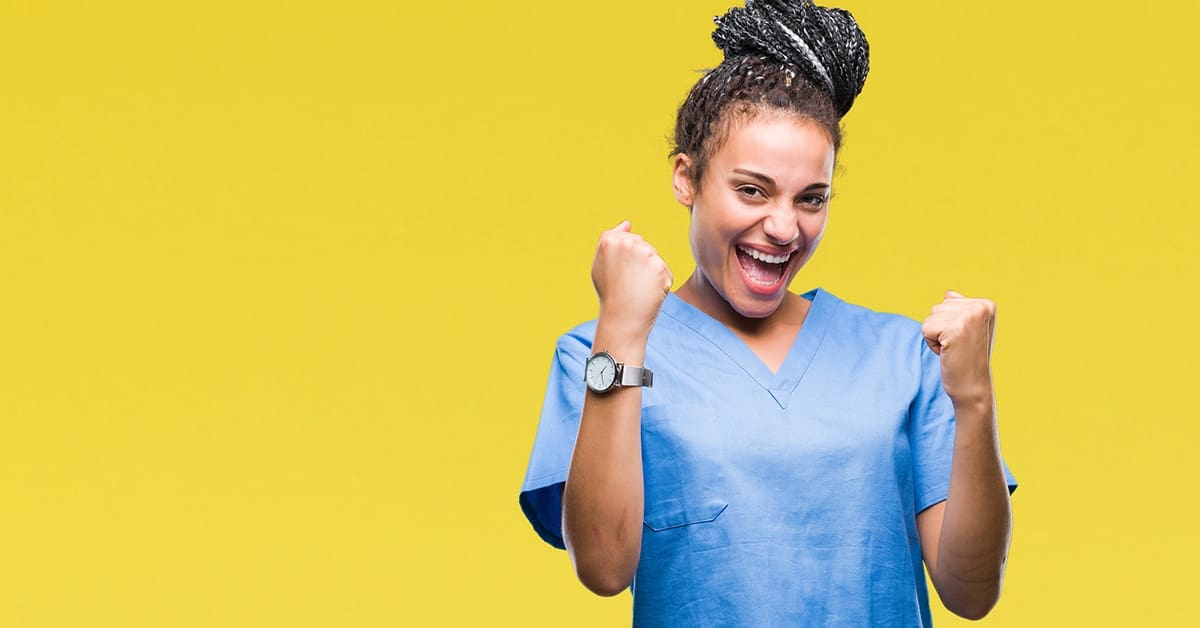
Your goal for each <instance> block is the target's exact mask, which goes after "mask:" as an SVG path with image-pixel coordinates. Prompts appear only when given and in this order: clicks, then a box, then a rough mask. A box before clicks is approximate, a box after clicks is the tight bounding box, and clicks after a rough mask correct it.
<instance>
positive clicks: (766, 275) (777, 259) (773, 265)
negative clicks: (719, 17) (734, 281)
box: [735, 245, 792, 288]
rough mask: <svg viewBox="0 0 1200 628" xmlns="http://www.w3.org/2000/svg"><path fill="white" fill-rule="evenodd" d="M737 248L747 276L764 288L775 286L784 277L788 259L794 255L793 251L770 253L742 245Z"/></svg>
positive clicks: (739, 260) (738, 256)
mask: <svg viewBox="0 0 1200 628" xmlns="http://www.w3.org/2000/svg"><path fill="white" fill-rule="evenodd" d="M735 248H736V250H737V258H738V263H739V264H741V266H742V271H743V272H745V274H746V277H747V278H748V279H750V280H751V281H753V282H754V283H756V284H758V285H760V286H762V287H764V288H769V287H771V286H774V285H775V284H777V283H779V280H781V279H783V275H784V273H785V272H786V270H787V263H788V260H789V259H791V257H792V254H791V253H785V254H784V255H770V254H767V253H763V252H762V251H757V250H755V249H752V248H749V247H744V246H741V245H738V246H737V247H735Z"/></svg>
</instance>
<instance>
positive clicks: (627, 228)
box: [609, 218, 633, 233]
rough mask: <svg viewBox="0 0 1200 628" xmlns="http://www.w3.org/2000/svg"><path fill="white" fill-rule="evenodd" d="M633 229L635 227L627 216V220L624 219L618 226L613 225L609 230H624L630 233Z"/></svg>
mask: <svg viewBox="0 0 1200 628" xmlns="http://www.w3.org/2000/svg"><path fill="white" fill-rule="evenodd" d="M632 229H633V224H632V223H630V222H629V219H628V218H626V219H625V220H622V221H621V222H620V223H619V224H618V225H617V226H615V227H613V228H612V229H609V231H624V232H626V233H629V232H630V231H631V230H632Z"/></svg>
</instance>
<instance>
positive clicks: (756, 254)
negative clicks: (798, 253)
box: [738, 245, 792, 264]
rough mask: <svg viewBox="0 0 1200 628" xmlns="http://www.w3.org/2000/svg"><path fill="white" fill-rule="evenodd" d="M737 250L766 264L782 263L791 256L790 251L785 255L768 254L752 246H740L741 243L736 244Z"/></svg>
mask: <svg viewBox="0 0 1200 628" xmlns="http://www.w3.org/2000/svg"><path fill="white" fill-rule="evenodd" d="M738 250H739V251H741V252H743V253H745V254H746V255H749V256H750V257H753V258H754V259H756V260H758V261H760V262H766V263H768V264H782V263H784V262H786V261H788V258H790V257H791V256H792V254H791V253H788V254H786V255H768V254H766V253H763V252H761V251H758V250H755V249H752V248H748V247H745V246H741V245H738Z"/></svg>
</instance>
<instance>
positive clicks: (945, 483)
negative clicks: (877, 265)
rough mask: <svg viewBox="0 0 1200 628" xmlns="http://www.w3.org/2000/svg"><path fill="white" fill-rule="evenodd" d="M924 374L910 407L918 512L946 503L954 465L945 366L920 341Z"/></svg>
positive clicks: (1008, 476) (1012, 485) (1011, 484)
mask: <svg viewBox="0 0 1200 628" xmlns="http://www.w3.org/2000/svg"><path fill="white" fill-rule="evenodd" d="M920 352H921V374H920V378H921V381H920V386H919V387H918V390H917V395H916V397H915V398H914V399H913V402H912V405H911V406H909V416H908V438H909V446H910V447H911V449H912V457H913V481H914V486H915V489H916V490H915V495H916V512H921V511H922V510H925V509H926V508H929V507H930V506H933V505H934V504H937V503H938V502H941V501H945V500H946V496H947V495H948V494H949V492H950V463H951V459H952V457H953V454H954V427H955V423H954V402H952V401H951V400H950V396H949V395H947V394H946V390H945V388H943V387H942V365H941V358H939V357H938V355H937V354H936V353H934V352H933V350H932V349H930V348H929V345H927V344H926V343H925V341H924V338H921V340H920ZM1001 464H1002V465H1003V466H1004V477H1005V480H1006V481H1007V482H1008V491H1009V492H1010V493H1011V492H1013V491H1015V490H1016V489H1017V480H1016V479H1015V478H1014V477H1013V475H1012V472H1010V471H1009V469H1008V464H1007V463H1004V461H1003V460H1001Z"/></svg>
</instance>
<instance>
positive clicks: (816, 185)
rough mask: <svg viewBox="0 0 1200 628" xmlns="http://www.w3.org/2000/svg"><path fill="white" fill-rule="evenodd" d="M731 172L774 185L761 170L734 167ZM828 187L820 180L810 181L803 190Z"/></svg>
mask: <svg viewBox="0 0 1200 628" xmlns="http://www.w3.org/2000/svg"><path fill="white" fill-rule="evenodd" d="M733 172H736V173H737V174H741V175H745V176H747V177H750V178H751V179H758V180H759V181H762V182H763V183H765V184H767V185H769V186H772V187H774V185H775V179H772V178H771V177H768V176H767V175H765V174H763V173H761V172H755V171H753V170H746V169H744V168H734V169H733ZM830 187H832V186H830V185H829V184H828V183H821V182H817V183H810V184H809V185H808V187H806V188H804V191H805V192H807V191H809V190H823V189H828V188H830Z"/></svg>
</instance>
